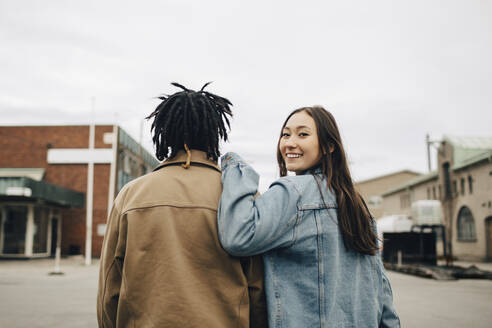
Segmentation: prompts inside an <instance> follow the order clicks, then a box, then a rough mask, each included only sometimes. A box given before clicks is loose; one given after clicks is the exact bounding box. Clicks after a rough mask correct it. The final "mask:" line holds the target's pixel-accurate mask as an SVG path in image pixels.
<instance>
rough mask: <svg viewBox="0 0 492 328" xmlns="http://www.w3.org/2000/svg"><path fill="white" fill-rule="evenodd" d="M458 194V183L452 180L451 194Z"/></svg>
mask: <svg viewBox="0 0 492 328" xmlns="http://www.w3.org/2000/svg"><path fill="white" fill-rule="evenodd" d="M457 194H458V184H457V183H456V180H453V196H455V197H456V195H457Z"/></svg>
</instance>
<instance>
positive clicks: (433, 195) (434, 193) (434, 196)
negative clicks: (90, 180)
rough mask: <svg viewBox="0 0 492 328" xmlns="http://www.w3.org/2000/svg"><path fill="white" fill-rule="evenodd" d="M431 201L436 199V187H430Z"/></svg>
mask: <svg viewBox="0 0 492 328" xmlns="http://www.w3.org/2000/svg"><path fill="white" fill-rule="evenodd" d="M432 199H436V186H432Z"/></svg>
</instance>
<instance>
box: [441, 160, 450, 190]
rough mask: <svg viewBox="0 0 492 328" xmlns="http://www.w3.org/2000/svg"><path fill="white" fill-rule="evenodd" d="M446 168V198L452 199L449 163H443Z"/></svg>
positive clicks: (444, 168)
mask: <svg viewBox="0 0 492 328" xmlns="http://www.w3.org/2000/svg"><path fill="white" fill-rule="evenodd" d="M442 168H443V170H444V199H451V177H450V175H449V163H444V164H443V165H442Z"/></svg>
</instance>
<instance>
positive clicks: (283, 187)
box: [217, 153, 300, 256]
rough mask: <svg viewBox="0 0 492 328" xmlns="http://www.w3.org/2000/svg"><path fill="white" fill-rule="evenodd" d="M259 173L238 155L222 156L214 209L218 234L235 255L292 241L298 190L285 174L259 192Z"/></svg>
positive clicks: (257, 251)
mask: <svg viewBox="0 0 492 328" xmlns="http://www.w3.org/2000/svg"><path fill="white" fill-rule="evenodd" d="M258 181H259V176H258V174H257V173H256V172H255V171H254V170H253V168H251V167H250V166H249V165H248V164H247V163H246V162H245V161H244V160H243V159H242V158H241V157H240V156H239V155H237V154H235V153H227V154H226V155H224V156H223V157H222V188H223V190H222V196H221V198H220V203H219V209H218V213H217V219H218V228H219V238H220V242H221V244H222V246H223V247H224V249H225V250H226V251H227V252H228V253H230V254H232V255H236V256H250V255H254V254H260V253H264V252H266V251H269V250H271V249H274V248H278V247H285V246H289V245H291V244H292V243H293V242H294V227H295V225H296V222H297V219H298V218H297V215H298V211H297V203H298V201H299V199H300V193H299V191H298V190H297V189H296V187H295V185H294V183H293V182H292V181H290V180H289V179H286V178H281V179H279V180H277V181H275V182H274V183H273V184H272V185H271V186H270V188H269V189H268V190H267V191H266V192H265V193H264V194H263V195H261V196H258V197H257V198H255V195H256V193H257V191H258Z"/></svg>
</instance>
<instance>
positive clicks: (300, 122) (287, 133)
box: [279, 111, 321, 174]
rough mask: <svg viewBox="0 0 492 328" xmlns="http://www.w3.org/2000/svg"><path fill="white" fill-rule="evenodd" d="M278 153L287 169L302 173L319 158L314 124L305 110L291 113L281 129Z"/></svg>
mask: <svg viewBox="0 0 492 328" xmlns="http://www.w3.org/2000/svg"><path fill="white" fill-rule="evenodd" d="M279 148H280V153H281V154H282V158H283V159H284V161H285V166H286V167H287V170H288V171H291V172H295V173H296V174H303V173H304V171H306V170H308V169H310V168H311V167H313V166H315V165H317V164H318V163H319V161H320V159H321V152H320V149H319V142H318V132H317V130H316V124H315V123H314V120H313V118H312V117H311V116H309V114H308V113H306V112H305V111H302V112H299V113H295V114H294V115H292V116H291V117H290V118H289V120H288V121H287V123H286V124H285V127H284V129H283V131H282V136H281V137H280V143H279Z"/></svg>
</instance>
